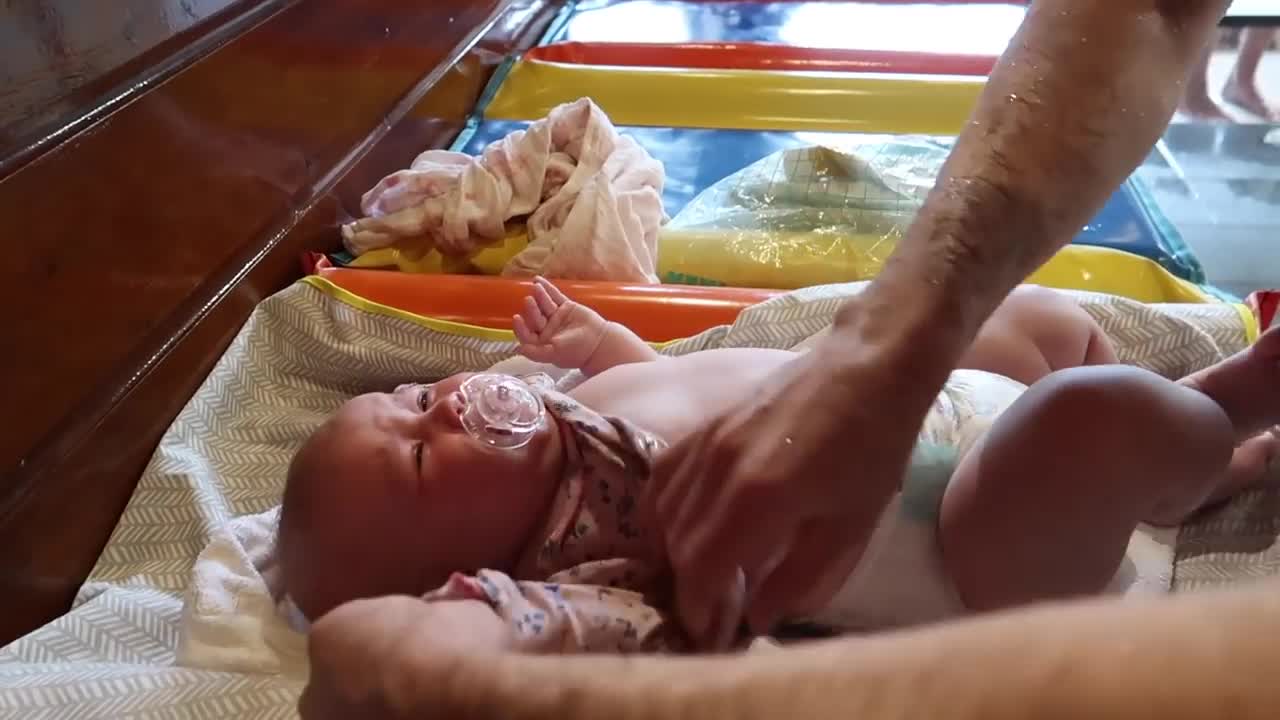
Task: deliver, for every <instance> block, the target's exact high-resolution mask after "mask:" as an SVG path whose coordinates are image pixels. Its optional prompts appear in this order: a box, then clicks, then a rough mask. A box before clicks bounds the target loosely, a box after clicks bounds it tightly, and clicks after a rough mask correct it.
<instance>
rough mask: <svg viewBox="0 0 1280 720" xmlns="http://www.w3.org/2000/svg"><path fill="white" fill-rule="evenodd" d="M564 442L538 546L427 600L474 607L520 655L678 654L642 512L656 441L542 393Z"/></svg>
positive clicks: (660, 567) (663, 581)
mask: <svg viewBox="0 0 1280 720" xmlns="http://www.w3.org/2000/svg"><path fill="white" fill-rule="evenodd" d="M541 394H542V398H543V402H544V403H545V404H546V407H547V411H548V414H549V415H550V416H551V418H553V419H554V421H555V422H556V423H558V424H559V426H560V430H561V433H560V434H561V437H562V438H563V440H564V444H565V474H564V478H563V480H562V482H561V484H560V488H559V490H558V491H557V493H556V497H555V499H554V500H553V501H552V505H551V511H550V513H549V515H548V517H547V519H546V521H545V524H544V525H543V529H542V530H541V532H540V533H539V535H538V536H537V537H538V538H539V540H538V542H537V543H536V544H535V545H534V546H533V547H531V548H530V549H529V550H528V552H526V553H525V556H524V557H523V558H522V559H521V560H520V562H519V563H518V565H517V567H516V568H515V572H514V573H513V574H512V575H508V574H506V573H502V572H498V571H495V570H481V571H480V572H478V573H477V574H476V575H474V576H468V575H463V574H460V573H455V574H454V575H453V577H451V578H450V579H449V581H448V582H447V583H446V584H445V585H444V586H443V587H441V588H439V589H437V590H434V591H432V592H430V593H428V594H427V595H426V596H425V597H424V599H426V600H428V601H444V600H480V601H482V602H485V603H487V604H488V605H489V607H491V608H493V611H494V612H495V613H497V614H498V615H499V616H500V617H501V618H503V619H504V620H506V621H507V622H508V623H509V624H510V625H511V627H512V628H513V630H514V633H515V636H516V638H517V640H516V647H517V648H518V649H519V650H522V651H526V652H544V653H546V652H564V653H571V652H659V651H676V650H680V649H681V648H682V647H684V645H685V643H684V640H683V637H682V635H681V633H680V631H679V629H678V627H677V623H675V622H674V621H672V620H670V619H668V618H667V617H666V616H665V615H664V613H663V612H662V611H660V610H658V607H669V606H670V605H669V602H668V601H669V600H670V593H671V585H670V574H669V573H668V572H667V564H666V562H665V560H663V559H662V557H661V556H660V555H659V553H658V547H657V544H656V543H655V542H654V541H653V539H652V538H651V537H650V536H649V534H648V532H647V528H646V527H645V524H644V522H643V521H642V520H641V518H640V515H641V511H640V506H639V502H640V497H641V491H642V489H643V487H644V483H645V482H646V481H647V480H648V478H649V473H650V470H651V469H652V461H653V457H654V453H655V452H656V451H658V450H660V449H661V448H662V447H664V443H663V442H662V441H661V440H660V439H658V438H657V437H655V436H653V435H650V434H649V433H647V432H645V431H643V430H640V429H639V428H637V427H635V426H634V425H632V424H630V423H628V422H627V421H625V420H622V419H619V418H615V417H606V416H603V415H600V414H599V413H597V412H595V411H593V410H591V409H589V408H586V407H584V406H583V405H581V404H580V403H578V402H577V401H575V400H574V399H572V398H570V397H568V396H567V395H564V394H561V393H558V392H554V391H549V390H547V391H542V392H541Z"/></svg>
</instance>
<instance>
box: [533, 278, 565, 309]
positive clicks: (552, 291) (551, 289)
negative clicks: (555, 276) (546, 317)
mask: <svg viewBox="0 0 1280 720" xmlns="http://www.w3.org/2000/svg"><path fill="white" fill-rule="evenodd" d="M533 281H534V282H535V283H537V285H538V287H540V288H543V289H544V290H546V291H547V294H548V295H550V296H551V299H552V300H554V301H555V302H556V305H563V304H565V303H567V302H569V298H567V297H565V295H564V293H562V292H560V288H558V287H556V286H555V284H554V283H552V282H551V281H550V280H548V279H546V278H544V277H542V276H541V275H539V276H537V277H535V278H534V279H533Z"/></svg>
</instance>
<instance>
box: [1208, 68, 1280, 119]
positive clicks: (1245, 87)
mask: <svg viewBox="0 0 1280 720" xmlns="http://www.w3.org/2000/svg"><path fill="white" fill-rule="evenodd" d="M1222 99H1223V100H1226V101H1227V102H1229V103H1231V104H1232V105H1237V106H1239V107H1242V108H1244V109H1245V110H1248V111H1249V112H1251V113H1253V114H1254V115H1257V116H1258V117H1260V118H1262V119H1263V120H1276V119H1280V114H1278V113H1276V111H1275V110H1274V109H1273V108H1272V107H1271V106H1270V105H1268V104H1267V101H1266V99H1265V98H1263V97H1262V93H1260V92H1258V87H1257V86H1256V85H1254V84H1252V83H1242V82H1240V81H1239V80H1238V79H1236V76H1235V74H1232V75H1231V77H1230V78H1229V79H1228V80H1227V84H1226V85H1225V86H1223V88H1222Z"/></svg>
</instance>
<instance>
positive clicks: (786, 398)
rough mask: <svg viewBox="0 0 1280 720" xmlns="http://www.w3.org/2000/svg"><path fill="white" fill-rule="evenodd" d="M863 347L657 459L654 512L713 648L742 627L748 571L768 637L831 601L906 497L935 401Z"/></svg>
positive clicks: (889, 352)
mask: <svg viewBox="0 0 1280 720" xmlns="http://www.w3.org/2000/svg"><path fill="white" fill-rule="evenodd" d="M862 340H863V339H862V338H860V337H859V336H858V334H857V333H856V331H845V332H837V333H833V334H832V335H830V336H829V337H827V338H826V339H825V340H824V341H822V342H821V343H819V344H818V345H817V346H816V347H815V348H814V349H813V350H812V351H811V352H809V353H807V354H804V355H799V356H797V358H796V359H795V360H793V361H791V362H790V363H789V364H788V365H786V366H785V367H784V368H782V369H781V370H780V371H779V372H777V373H776V374H775V375H774V376H773V377H772V378H771V380H770V382H768V383H766V384H765V385H764V386H763V387H761V388H760V389H759V391H758V392H756V393H755V394H754V395H753V396H751V397H749V398H747V399H745V400H744V401H743V402H742V403H740V404H739V405H738V406H737V407H735V408H733V409H731V410H730V411H728V412H727V413H725V414H723V415H721V416H720V417H717V418H715V419H714V420H713V421H712V422H710V423H709V424H707V425H706V426H704V427H703V428H702V429H701V430H700V431H699V432H697V433H695V434H693V435H690V436H688V437H686V438H685V439H683V440H682V441H681V442H679V443H678V444H676V445H674V446H672V447H671V448H670V449H669V450H668V451H667V452H666V453H664V454H663V455H662V456H661V457H660V458H659V460H658V462H657V464H656V467H655V469H654V473H653V479H652V482H651V485H650V489H649V496H648V497H647V499H646V502H647V503H648V505H649V511H650V512H651V513H652V515H653V522H654V523H655V524H656V526H657V527H659V528H661V529H662V538H663V541H664V542H665V549H666V552H667V555H668V557H669V558H670V560H671V564H672V568H673V570H674V572H675V576H676V596H677V602H676V605H677V608H676V609H677V613H678V615H679V618H680V620H681V622H682V624H683V625H684V628H685V630H686V632H688V633H689V635H690V636H691V637H692V638H693V640H694V641H695V642H697V643H700V644H701V645H702V646H703V647H708V648H713V646H715V645H717V644H719V641H718V640H717V638H720V637H721V636H722V633H723V632H724V631H725V629H726V628H727V627H730V626H736V623H737V622H738V621H739V620H740V619H741V618H734V617H723V616H722V615H723V614H724V613H727V612H732V611H731V610H729V609H728V606H729V605H731V604H732V603H731V601H727V600H726V598H730V597H732V594H733V593H732V590H731V589H732V588H733V587H734V585H735V583H736V582H737V581H738V580H737V574H738V572H739V569H740V570H741V571H742V573H743V574H744V575H745V579H746V587H747V602H746V607H747V613H746V614H747V618H746V619H747V620H748V622H749V623H750V625H751V628H752V629H753V630H754V631H755V632H757V633H765V632H768V631H770V630H771V629H772V626H773V625H774V624H775V623H776V622H777V621H778V620H779V619H780V618H782V617H783V616H792V617H794V616H796V615H800V614H803V613H807V612H813V611H815V610H817V609H820V608H821V607H822V606H823V605H825V604H826V603H827V602H829V601H830V599H831V598H832V597H833V596H834V594H835V593H836V591H837V590H839V588H840V585H841V584H842V583H843V582H844V580H845V579H846V578H847V576H848V575H849V574H850V573H851V572H852V570H853V568H854V567H855V566H856V564H857V562H858V560H859V558H860V557H861V554H862V550H863V548H864V546H865V544H866V541H867V539H868V537H869V535H870V532H871V530H872V529H873V527H874V525H875V523H876V521H877V520H878V518H879V515H880V512H881V511H882V509H883V506H884V505H885V503H886V502H887V501H888V499H889V498H890V496H891V495H892V493H893V492H894V491H895V490H896V489H897V488H898V487H899V483H900V479H901V477H902V473H903V470H904V468H905V466H906V462H907V459H908V456H909V454H910V452H911V449H912V447H913V446H914V444H915V438H916V433H917V432H918V431H919V428H920V425H921V422H922V420H923V417H924V414H925V412H926V410H927V409H928V406H929V402H930V401H931V398H932V397H933V394H934V392H936V390H937V388H936V387H933V388H930V387H929V385H930V384H931V383H932V382H933V380H932V379H930V380H924V381H923V382H922V381H921V380H922V378H921V377H920V376H919V375H918V374H915V373H913V372H912V370H911V369H910V368H909V367H907V366H908V365H911V363H910V362H906V363H904V362H902V361H903V359H904V358H903V356H902V355H901V354H900V353H898V351H897V350H896V349H895V348H894V347H889V346H886V345H884V344H879V345H876V344H874V343H872V344H867V343H864V342H862ZM942 362H945V359H943V360H942ZM938 382H940V380H939V381H938ZM717 649H718V648H717Z"/></svg>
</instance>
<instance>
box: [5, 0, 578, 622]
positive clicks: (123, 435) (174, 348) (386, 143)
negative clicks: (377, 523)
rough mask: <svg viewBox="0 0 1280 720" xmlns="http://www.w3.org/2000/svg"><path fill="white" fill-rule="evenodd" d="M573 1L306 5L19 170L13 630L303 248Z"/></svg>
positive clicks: (106, 520)
mask: <svg viewBox="0 0 1280 720" xmlns="http://www.w3.org/2000/svg"><path fill="white" fill-rule="evenodd" d="M554 9H555V8H554V3H551V2H548V1H544V0H515V1H514V2H512V3H510V4H507V3H503V2H501V0H471V1H468V0H432V2H427V3H406V2H401V1H400V0H303V1H302V2H297V3H294V4H292V5H291V6H290V7H288V8H287V9H285V10H283V11H281V12H279V13H278V14H276V15H274V16H272V17H271V18H270V19H269V20H267V21H266V22H264V23H262V24H260V25H258V26H257V27H255V28H253V29H252V30H251V31H249V32H247V33H245V34H243V35H242V36H240V37H238V38H236V39H235V40H233V41H232V42H230V43H228V44H226V45H224V46H222V47H219V48H218V49H216V50H215V51H213V52H211V53H209V54H207V56H205V57H203V58H201V59H199V60H198V61H196V62H194V64H191V65H190V66H189V67H187V68H185V69H184V70H182V71H181V72H179V73H178V74H176V75H175V76H174V77H172V78H171V79H169V80H168V81H166V82H165V83H164V84H163V85H161V86H160V87H158V88H155V89H152V90H150V91H149V92H147V93H146V94H145V95H143V96H142V97H141V98H140V99H137V100H136V101H134V102H132V103H130V104H128V105H127V106H125V107H123V108H121V109H119V110H117V111H115V112H114V113H113V114H111V115H110V116H109V117H107V118H106V119H104V120H102V121H100V122H97V123H96V124H95V125H94V126H93V127H91V128H90V129H88V130H86V131H84V132H81V133H79V134H78V135H76V136H75V137H74V138H72V139H71V140H69V141H67V142H65V143H63V144H61V145H59V146H58V147H57V148H55V149H54V150H52V151H51V152H48V153H46V154H44V155H42V156H41V157H39V158H38V159H36V160H34V161H31V162H29V163H28V164H26V165H24V166H22V167H21V168H20V169H19V170H17V171H16V172H14V173H13V174H12V175H10V176H8V177H6V178H4V179H3V180H0V216H2V217H5V218H6V225H7V227H9V228H21V229H22V234H21V241H20V242H11V243H9V247H8V248H7V250H6V252H7V253H8V254H9V256H10V258H11V260H10V261H9V262H10V264H11V266H14V267H15V269H16V272H12V273H11V274H9V279H8V281H7V282H6V283H3V284H0V306H2V307H5V308H7V309H9V311H10V312H11V313H13V317H14V318H15V319H20V320H21V322H12V323H10V324H9V332H6V333H4V334H3V335H0V338H2V339H0V342H3V348H2V351H0V383H2V385H0V397H4V398H5V402H4V403H2V404H0V421H2V422H3V426H4V428H5V429H6V432H5V433H0V468H3V469H4V474H3V476H0V568H2V569H3V574H2V575H0V596H2V597H4V598H5V599H6V602H5V603H4V607H5V609H6V611H7V612H5V613H3V614H0V642H5V641H8V640H11V639H13V638H14V637H16V636H17V635H19V634H20V633H22V632H25V631H28V630H30V629H32V628H33V627H35V626H37V625H38V624H39V623H41V622H44V621H47V620H49V619H51V618H52V617H54V616H56V614H57V613H59V612H61V611H62V610H64V609H65V607H66V605H67V603H69V601H70V599H71V597H72V596H73V594H74V592H75V590H76V588H77V587H78V585H79V583H80V582H81V581H82V580H83V578H84V576H85V575H86V574H87V573H88V571H89V570H90V569H91V567H92V564H93V562H94V560H95V559H96V557H97V555H98V553H99V552H100V550H101V547H102V545H103V544H104V543H105V541H106V539H107V537H108V535H109V533H110V531H111V529H112V528H113V527H114V524H115V521H116V519H117V517H118V515H119V512H120V511H121V510H122V509H123V507H124V504H125V502H126V501H127V499H128V497H129V494H130V493H131V492H132V489H133V485H134V483H135V482H136V480H137V477H138V475H139V474H140V472H141V470H142V468H143V465H144V464H145V462H146V460H147V459H148V457H149V456H150V454H151V452H152V450H153V448H154V446H155V444H156V442H157V441H158V439H159V437H160V435H161V433H163V431H164V429H165V428H166V427H167V426H168V424H169V423H170V422H171V421H172V419H173V417H174V416H175V415H176V413H177V412H178V410H180V409H181V407H182V406H183V404H185V402H186V400H187V399H188V398H189V397H190V395H191V393H192V392H194V390H195V388H196V387H197V386H198V385H199V384H200V382H202V381H203V379H204V376H205V375H206V374H207V373H208V371H209V369H210V368H211V367H212V365H213V363H214V362H216V360H217V358H218V357H219V356H220V354H221V353H222V351H223V350H224V349H225V347H226V345H227V344H228V343H229V341H230V340H231V338H232V337H234V335H235V333H236V331H237V330H238V329H239V327H240V325H241V324H242V323H243V321H244V319H245V318H246V317H247V316H248V314H249V312H250V311H251V310H252V308H253V306H254V305H255V304H256V303H257V302H258V301H259V300H261V299H262V298H263V297H265V296H267V295H269V294H270V293H272V292H274V291H276V290H278V289H280V288H281V287H283V286H284V285H285V284H287V283H288V282H290V281H291V280H292V279H294V278H295V277H296V276H297V273H298V254H299V253H300V252H301V251H302V250H304V249H332V248H334V247H335V246H336V243H337V233H336V227H337V225H338V224H339V223H340V222H342V221H344V220H346V219H348V218H349V217H350V216H351V215H352V214H354V213H356V212H358V208H357V202H358V198H359V195H360V193H361V192H363V191H364V190H365V189H367V187H368V186H369V185H370V184H371V182H372V181H375V180H376V179H377V178H378V177H380V176H381V175H383V174H385V173H386V172H389V171H390V170H393V169H396V168H399V167H402V166H403V165H404V164H406V163H407V162H408V160H409V159H410V158H411V157H412V155H413V154H415V153H416V152H419V151H421V150H423V149H426V148H428V147H440V146H443V145H445V144H447V143H448V142H449V141H450V140H451V139H452V138H453V137H454V135H455V134H456V132H457V131H458V130H459V129H460V127H461V124H462V122H463V121H464V119H465V116H466V114H467V113H468V112H469V111H470V109H471V107H472V105H473V104H474V102H475V100H476V98H477V97H478V95H479V93H480V91H481V89H482V87H483V83H484V82H485V81H486V80H487V78H488V75H489V73H490V71H491V70H492V68H493V67H494V66H495V65H496V63H497V62H499V61H500V60H501V57H502V56H503V55H504V54H505V53H506V52H508V51H509V50H510V49H511V48H512V47H513V46H515V45H519V44H528V43H529V42H531V41H532V40H533V39H534V38H535V37H536V35H537V33H538V32H540V30H541V28H542V27H543V26H545V23H546V22H547V21H548V20H549V18H550V16H551V15H552V14H553V11H554ZM495 14H496V15H495ZM495 17H496V22H494V20H495ZM477 33H480V34H481V38H480V41H479V44H477V45H475V46H474V47H471V48H470V49H469V50H468V49H467V48H466V47H465V45H466V42H467V40H468V38H473V37H474V36H475V35H476V34H477ZM460 46H461V47H460ZM437 66H441V67H443V68H444V71H443V72H442V73H433V70H435V69H436V68H437ZM429 81H434V82H429ZM397 112H398V113H399V116H398V117H397V116H396V113H397ZM388 118H390V121H389V120H388ZM388 122H390V124H389V125H388V124H387V123H388ZM352 158H358V161H357V162H354V163H353V162H352ZM335 177H336V178H340V179H339V180H338V181H337V182H336V183H334V182H332V180H333V178H335ZM6 235H8V233H6ZM10 237H12V236H10Z"/></svg>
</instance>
